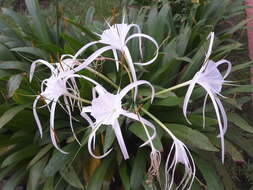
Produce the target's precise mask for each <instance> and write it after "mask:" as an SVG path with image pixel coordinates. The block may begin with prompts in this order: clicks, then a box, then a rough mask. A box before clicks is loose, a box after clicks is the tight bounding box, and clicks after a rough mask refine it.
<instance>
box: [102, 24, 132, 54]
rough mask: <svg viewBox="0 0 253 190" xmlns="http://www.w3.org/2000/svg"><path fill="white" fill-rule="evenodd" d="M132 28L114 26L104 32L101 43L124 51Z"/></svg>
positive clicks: (123, 25)
mask: <svg viewBox="0 0 253 190" xmlns="http://www.w3.org/2000/svg"><path fill="white" fill-rule="evenodd" d="M130 28H131V27H130V26H129V25H127V24H114V25H112V26H110V28H109V29H107V30H104V31H103V33H102V35H101V40H100V42H101V43H104V44H108V45H111V46H113V47H114V48H116V49H122V47H124V46H125V40H126V37H127V34H128V32H129V30H130Z"/></svg>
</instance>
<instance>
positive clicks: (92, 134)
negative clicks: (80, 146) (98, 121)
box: [88, 126, 112, 159]
mask: <svg viewBox="0 0 253 190" xmlns="http://www.w3.org/2000/svg"><path fill="white" fill-rule="evenodd" d="M98 129H99V126H96V128H95V129H93V130H92V132H91V134H90V135H89V139H88V150H89V153H90V154H91V155H92V156H93V157H94V158H97V159H101V158H104V157H106V156H107V155H108V154H109V153H110V152H111V151H112V149H110V150H108V151H107V152H106V153H105V154H103V155H101V156H97V155H95V154H94V153H93V151H92V144H93V143H92V141H93V138H94V137H95V136H96V132H97V130H98Z"/></svg>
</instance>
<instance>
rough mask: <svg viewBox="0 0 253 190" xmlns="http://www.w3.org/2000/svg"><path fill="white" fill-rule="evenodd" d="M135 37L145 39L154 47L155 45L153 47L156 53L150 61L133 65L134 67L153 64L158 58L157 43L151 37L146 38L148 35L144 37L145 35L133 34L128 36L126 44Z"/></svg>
mask: <svg viewBox="0 0 253 190" xmlns="http://www.w3.org/2000/svg"><path fill="white" fill-rule="evenodd" d="M136 37H138V38H140V37H141V38H147V39H149V40H150V41H151V42H152V43H153V44H154V45H155V47H156V52H155V56H154V57H153V58H152V59H151V60H149V61H147V62H144V63H138V62H137V63H134V64H135V65H142V66H144V65H149V64H151V63H153V62H154V61H155V60H156V58H157V57H158V54H159V52H158V50H159V46H158V44H157V42H156V41H155V39H154V38H152V37H150V36H148V35H146V34H133V35H131V36H129V37H128V38H127V40H126V43H127V42H128V41H129V40H131V39H133V38H136Z"/></svg>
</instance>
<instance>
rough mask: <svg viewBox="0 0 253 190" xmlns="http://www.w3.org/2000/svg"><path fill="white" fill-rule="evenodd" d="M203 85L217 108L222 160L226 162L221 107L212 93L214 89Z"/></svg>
mask: <svg viewBox="0 0 253 190" xmlns="http://www.w3.org/2000/svg"><path fill="white" fill-rule="evenodd" d="M203 87H204V88H205V90H206V91H207V93H208V95H209V97H210V98H211V100H212V103H213V106H214V110H215V113H216V116H217V120H218V124H219V129H220V138H221V160H222V163H224V154H225V150H224V149H225V147H224V133H223V132H224V131H223V126H222V123H221V117H220V112H219V108H218V105H217V102H216V98H215V95H214V94H213V93H212V91H211V90H210V89H209V87H205V86H203Z"/></svg>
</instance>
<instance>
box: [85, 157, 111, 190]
mask: <svg viewBox="0 0 253 190" xmlns="http://www.w3.org/2000/svg"><path fill="white" fill-rule="evenodd" d="M113 158H114V155H113V154H112V153H111V154H109V155H108V156H107V157H106V158H104V159H103V160H102V162H101V163H100V165H99V166H98V168H97V169H96V171H95V172H94V174H93V175H92V177H91V179H90V181H89V183H88V187H87V189H89V190H100V189H101V187H102V185H103V182H104V178H105V176H106V173H107V171H108V169H109V167H111V166H110V165H111V163H112V161H113Z"/></svg>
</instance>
